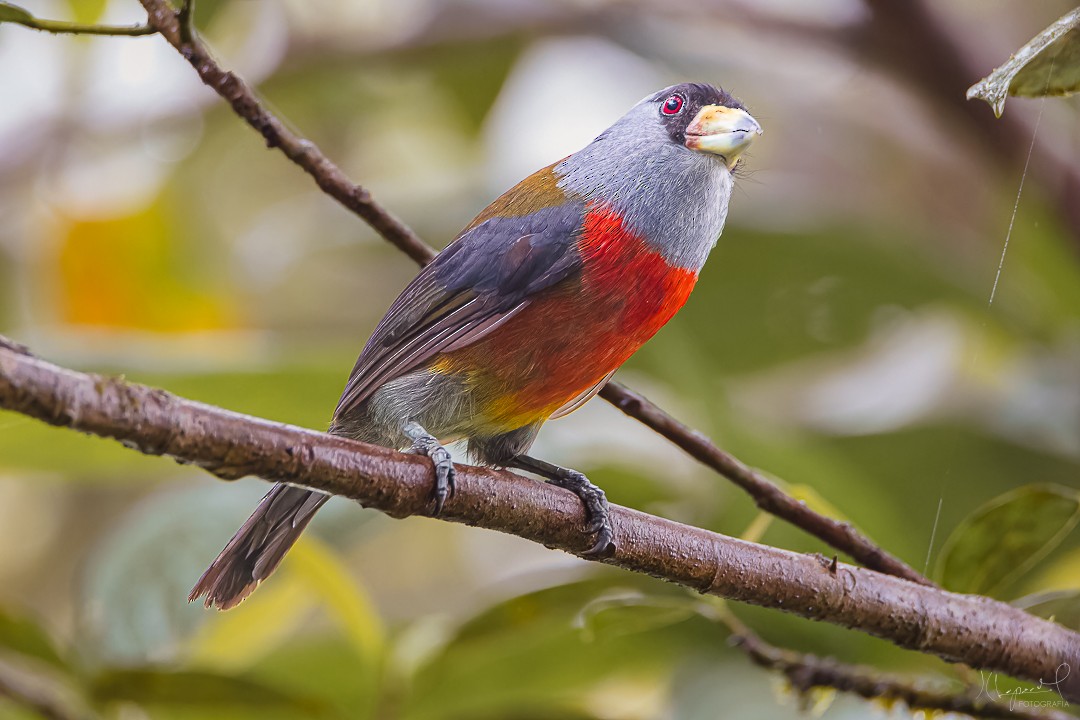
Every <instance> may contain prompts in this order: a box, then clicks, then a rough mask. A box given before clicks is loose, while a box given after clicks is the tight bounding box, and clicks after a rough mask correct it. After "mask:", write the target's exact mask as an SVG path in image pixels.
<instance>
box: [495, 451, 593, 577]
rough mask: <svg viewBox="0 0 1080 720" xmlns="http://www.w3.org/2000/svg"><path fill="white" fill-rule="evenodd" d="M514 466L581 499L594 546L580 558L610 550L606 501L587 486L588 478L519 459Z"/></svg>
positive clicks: (567, 470)
mask: <svg viewBox="0 0 1080 720" xmlns="http://www.w3.org/2000/svg"><path fill="white" fill-rule="evenodd" d="M513 465H514V467H516V468H520V469H521V470H527V471H528V472H531V473H536V474H537V475H540V476H542V477H545V478H547V479H548V481H549V482H550V483H551V484H552V485H558V486H559V487H561V488H566V489H567V490H569V491H570V492H572V493H574V494H575V495H577V496H578V497H579V498H581V502H582V504H583V505H584V506H585V517H586V520H587V524H586V525H585V530H586V532H589V533H596V544H594V545H593V546H592V547H591V548H589V549H588V550H586V551H585V552H584V553H582V554H583V555H605V554H607V552H608V549H609V548H611V547H612V542H611V540H612V530H611V521H610V520H609V519H608V501H607V496H606V495H604V491H603V490H601V489H600V488H598V487H597V486H595V485H593V484H592V483H591V482H589V478H587V477H585V476H584V475H583V474H581V473H579V472H578V471H577V470H570V469H569V468H564V467H559V466H558V465H552V464H551V463H549V462H544V461H543V460H537V459H536V458H533V457H529V456H528V455H522V456H521V457H518V458H516V459H515V460H514V461H513Z"/></svg>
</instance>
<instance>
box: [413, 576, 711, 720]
mask: <svg viewBox="0 0 1080 720" xmlns="http://www.w3.org/2000/svg"><path fill="white" fill-rule="evenodd" d="M623 580H626V578H624V577H622V576H620V586H626V587H629V588H631V590H630V591H629V592H631V593H632V592H633V586H632V585H631V584H630V583H629V582H622V581H623ZM641 584H642V586H643V587H644V588H646V589H647V591H648V592H654V591H655V592H656V595H657V597H660V596H662V595H663V592H664V590H665V589H666V588H665V587H664V586H660V585H659V584H658V583H656V582H654V581H651V580H649V579H648V578H642V579H641ZM608 591H610V581H609V580H607V579H597V580H590V581H584V582H579V583H572V584H569V585H562V586H559V587H553V588H549V589H546V590H542V591H539V592H535V593H530V594H528V595H522V596H519V597H516V598H513V599H511V600H508V601H506V602H503V603H500V604H499V605H497V606H495V607H493V608H491V609H489V610H488V611H486V612H484V613H482V614H480V615H478V616H477V617H475V618H473V619H472V620H470V621H469V622H468V623H467V624H466V625H465V626H463V627H462V628H461V629H460V631H459V632H458V634H457V636H456V637H454V638H453V639H452V640H451V641H450V642H449V643H448V644H447V645H446V647H445V648H444V650H443V651H442V652H441V653H439V654H437V655H436V656H435V657H434V658H433V659H432V660H431V661H430V662H429V663H428V665H427V666H426V667H423V668H421V669H420V670H419V671H418V672H417V674H416V676H415V679H414V682H413V686H412V691H411V692H410V693H409V697H408V701H407V704H406V705H405V707H404V709H403V712H402V713H401V717H404V718H466V717H468V718H501V717H506V716H507V715H511V714H513V713H514V712H515V711H516V710H519V709H520V708H523V707H528V708H531V709H532V710H533V714H534V715H536V716H537V717H544V716H548V715H550V716H555V717H561V716H563V714H564V713H565V710H566V708H574V707H581V704H580V703H581V702H582V700H583V696H584V693H586V692H588V690H589V689H590V688H594V687H596V685H597V684H598V683H604V684H610V683H614V684H618V683H619V681H620V680H627V679H629V680H630V683H629V686H637V687H639V688H641V692H645V691H646V688H648V687H652V683H654V682H663V681H664V680H665V679H666V678H667V676H668V674H669V673H670V672H671V670H672V663H673V662H674V661H675V659H676V658H678V657H681V656H684V655H685V654H686V652H688V650H689V649H690V648H693V647H695V646H699V644H701V643H704V644H706V645H707V646H708V647H710V648H714V647H723V644H722V642H721V638H722V636H723V634H724V630H723V629H722V628H719V627H717V629H716V632H715V633H713V632H711V631H710V628H711V627H714V626H712V625H705V626H704V627H703V625H702V624H700V623H695V622H694V620H693V619H692V617H693V616H694V615H695V613H693V612H691V613H689V614H687V613H686V612H685V611H684V610H683V609H680V608H678V607H667V608H665V607H663V605H664V601H663V600H660V599H655V598H654V599H651V600H649V601H648V602H643V606H642V607H640V608H634V607H619V606H618V602H617V601H616V603H615V604H613V605H611V606H609V607H606V608H598V609H599V610H600V612H599V613H594V614H596V615H598V617H595V618H594V620H596V621H597V623H601V624H602V625H603V627H604V629H603V630H602V631H601V632H597V633H594V635H593V637H592V638H591V641H589V640H587V639H586V638H585V637H583V635H584V634H583V633H582V632H581V630H580V619H579V618H580V617H581V614H582V608H583V607H585V606H587V605H588V604H589V603H590V602H592V601H594V600H595V599H596V598H597V596H598V595H602V594H603V593H605V592H608ZM643 592H645V590H643ZM672 594H673V595H674V594H677V595H680V596H681V595H682V591H681V590H675V591H673V593H672ZM682 602H684V601H683V600H682V599H681V597H680V598H679V599H678V600H676V601H674V602H673V603H672V604H673V605H676V606H677V605H678V603H682ZM649 604H651V605H652V607H649ZM607 612H610V613H612V615H611V616H610V619H611V620H612V623H608V621H607V620H608V619H607V618H604V617H602V616H603V615H604V614H606V613H607ZM616 616H619V618H617V617H616ZM680 616H681V618H682V620H683V621H684V622H679V620H678V618H679V617H680ZM688 617H690V618H691V619H689V620H687V618H688ZM618 619H623V620H625V621H626V622H628V623H630V624H631V625H634V626H635V627H634V628H631V629H630V630H628V631H626V632H619V631H618V630H617V628H614V627H613V625H614V623H615V622H617V621H618ZM672 621H674V622H675V623H676V624H675V625H672V624H671V622H672ZM594 627H595V628H597V629H599V625H596V624H594ZM609 630H612V632H609ZM635 630H636V632H635ZM523 667H528V668H529V670H528V672H522V668H523ZM620 687H622V686H621V685H620ZM622 692H623V694H624V695H625V692H626V691H625V690H623V691H622Z"/></svg>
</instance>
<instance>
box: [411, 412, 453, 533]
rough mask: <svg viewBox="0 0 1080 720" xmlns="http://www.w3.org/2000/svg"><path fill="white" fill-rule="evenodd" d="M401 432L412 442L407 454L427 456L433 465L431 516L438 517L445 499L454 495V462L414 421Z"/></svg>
mask: <svg viewBox="0 0 1080 720" xmlns="http://www.w3.org/2000/svg"><path fill="white" fill-rule="evenodd" d="M401 431H402V432H404V433H405V435H406V437H408V438H409V439H410V440H412V447H411V448H409V452H411V453H416V454H417V455H427V456H428V457H429V458H431V462H432V463H433V464H434V465H435V490H434V491H433V492H432V497H434V499H435V512H434V513H433V514H435V515H438V514H439V513H441V512H442V508H443V503H445V502H446V499H447V498H449V497H451V496H453V494H454V461H453V460H451V459H450V452H449V451H448V450H447V449H446V448H444V447H443V446H442V445H440V444H439V441H438V440H437V439H436V438H435V436H434V435H432V434H431V433H429V432H428V431H427V430H425V429H424V428H423V427H421V426H420V423H418V422H416V421H415V420H412V421H409V422H407V423H405V427H403V428H401Z"/></svg>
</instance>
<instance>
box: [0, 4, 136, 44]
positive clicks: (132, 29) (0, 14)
mask: <svg viewBox="0 0 1080 720" xmlns="http://www.w3.org/2000/svg"><path fill="white" fill-rule="evenodd" d="M5 22H8V23H13V24H15V25H22V26H23V27H28V28H30V29H31V30H41V31H43V32H48V33H54V34H57V35H59V34H66V35H118V36H127V37H139V36H142V35H153V34H155V33H156V32H157V30H156V29H155V28H153V27H150V26H149V25H91V24H87V23H76V22H68V21H67V20H48V19H46V18H39V17H36V16H34V15H33V14H31V13H30V12H28V11H26V10H24V9H22V8H21V7H19V6H17V5H12V4H10V3H6V2H0V23H5Z"/></svg>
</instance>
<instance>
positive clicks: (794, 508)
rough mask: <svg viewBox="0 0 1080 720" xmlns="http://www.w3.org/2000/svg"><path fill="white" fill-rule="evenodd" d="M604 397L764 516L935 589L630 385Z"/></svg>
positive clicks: (615, 386) (613, 385) (610, 388)
mask: <svg viewBox="0 0 1080 720" xmlns="http://www.w3.org/2000/svg"><path fill="white" fill-rule="evenodd" d="M600 397H602V398H604V399H605V400H607V401H608V402H609V403H611V404H612V405H614V406H615V407H617V408H619V409H620V410H622V411H623V412H624V413H626V414H627V415H629V416H630V417H632V418H634V419H636V420H639V421H640V422H641V423H642V424H644V425H645V426H646V427H648V428H650V429H652V430H655V431H656V432H657V433H659V434H660V435H663V436H664V437H666V438H667V439H668V440H670V441H671V442H672V443H674V444H675V445H677V446H678V447H680V448H682V449H683V450H685V451H686V453H687V454H688V455H690V456H691V457H692V458H694V459H695V460H697V461H698V462H700V463H702V464H703V465H706V466H708V467H710V468H712V469H713V470H715V471H716V472H718V473H720V474H721V475H723V476H724V477H726V478H727V479H728V480H730V481H731V482H733V483H735V484H736V485H738V486H739V487H740V488H742V489H743V490H745V491H746V492H747V494H749V495H750V497H752V498H754V502H755V503H757V506H758V507H759V508H761V509H762V510H764V511H765V512H767V513H771V514H773V515H775V516H776V517H778V518H781V519H783V520H787V521H788V522H789V523H791V524H792V525H795V526H796V527H800V528H802V529H803V530H805V531H806V532H808V533H810V534H811V535H813V536H814V537H816V538H819V539H820V540H823V541H825V542H827V543H828V544H829V545H831V546H832V547H834V548H837V549H838V550H843V551H844V552H846V553H847V554H848V555H850V556H851V557H852V558H854V559H855V560H857V561H858V562H860V563H862V564H863V565H865V566H866V567H868V568H871V569H873V570H877V571H878V572H883V573H888V574H889V575H896V576H897V577H902V578H905V579H907V580H911V581H912V582H917V583H921V584H923V585H933V583H931V582H930V581H929V580H927V579H926V578H925V577H923V576H922V575H921V574H919V573H918V572H916V571H915V570H913V569H912V568H911V567H910V566H908V565H907V564H906V563H904V562H903V561H902V560H900V559H898V558H896V557H894V556H893V555H891V554H890V553H889V552H887V551H885V550H883V549H882V548H880V547H878V546H877V545H875V544H874V543H872V542H871V541H870V540H869V539H868V538H867V537H866V536H865V535H863V534H861V533H860V532H859V531H858V530H856V529H855V528H853V527H852V526H851V525H850V524H849V523H845V522H840V521H839V520H833V519H832V518H830V517H826V516H824V515H819V514H817V513H816V512H814V511H813V510H811V509H810V508H808V507H807V506H806V504H805V503H801V502H799V501H798V500H796V499H795V498H793V497H791V496H790V495H788V494H787V493H785V492H784V491H783V490H781V489H780V488H779V487H777V486H776V485H775V484H774V483H772V482H771V481H770V480H769V479H768V478H767V477H765V476H764V475H762V474H761V473H760V472H758V471H757V470H754V469H753V468H751V467H749V466H747V465H745V464H743V462H742V461H741V460H739V459H738V458H736V457H734V456H733V455H730V454H728V453H726V452H724V451H723V450H721V449H720V448H718V447H716V445H714V444H712V443H711V442H710V441H709V439H708V438H707V437H705V436H704V435H702V434H701V433H700V432H698V431H697V430H694V429H693V428H690V427H687V426H686V425H683V424H682V423H680V422H679V421H678V420H676V419H675V418H673V417H671V416H670V415H668V414H667V413H666V412H664V411H663V410H662V409H661V408H659V407H657V406H656V405H654V404H653V403H651V402H649V400H648V399H646V398H645V397H644V396H642V395H639V394H638V393H636V392H634V391H633V390H631V389H630V388H628V387H626V386H625V385H622V384H621V383H617V382H609V383H608V384H607V385H606V386H605V387H604V389H603V390H601V391H600Z"/></svg>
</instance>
